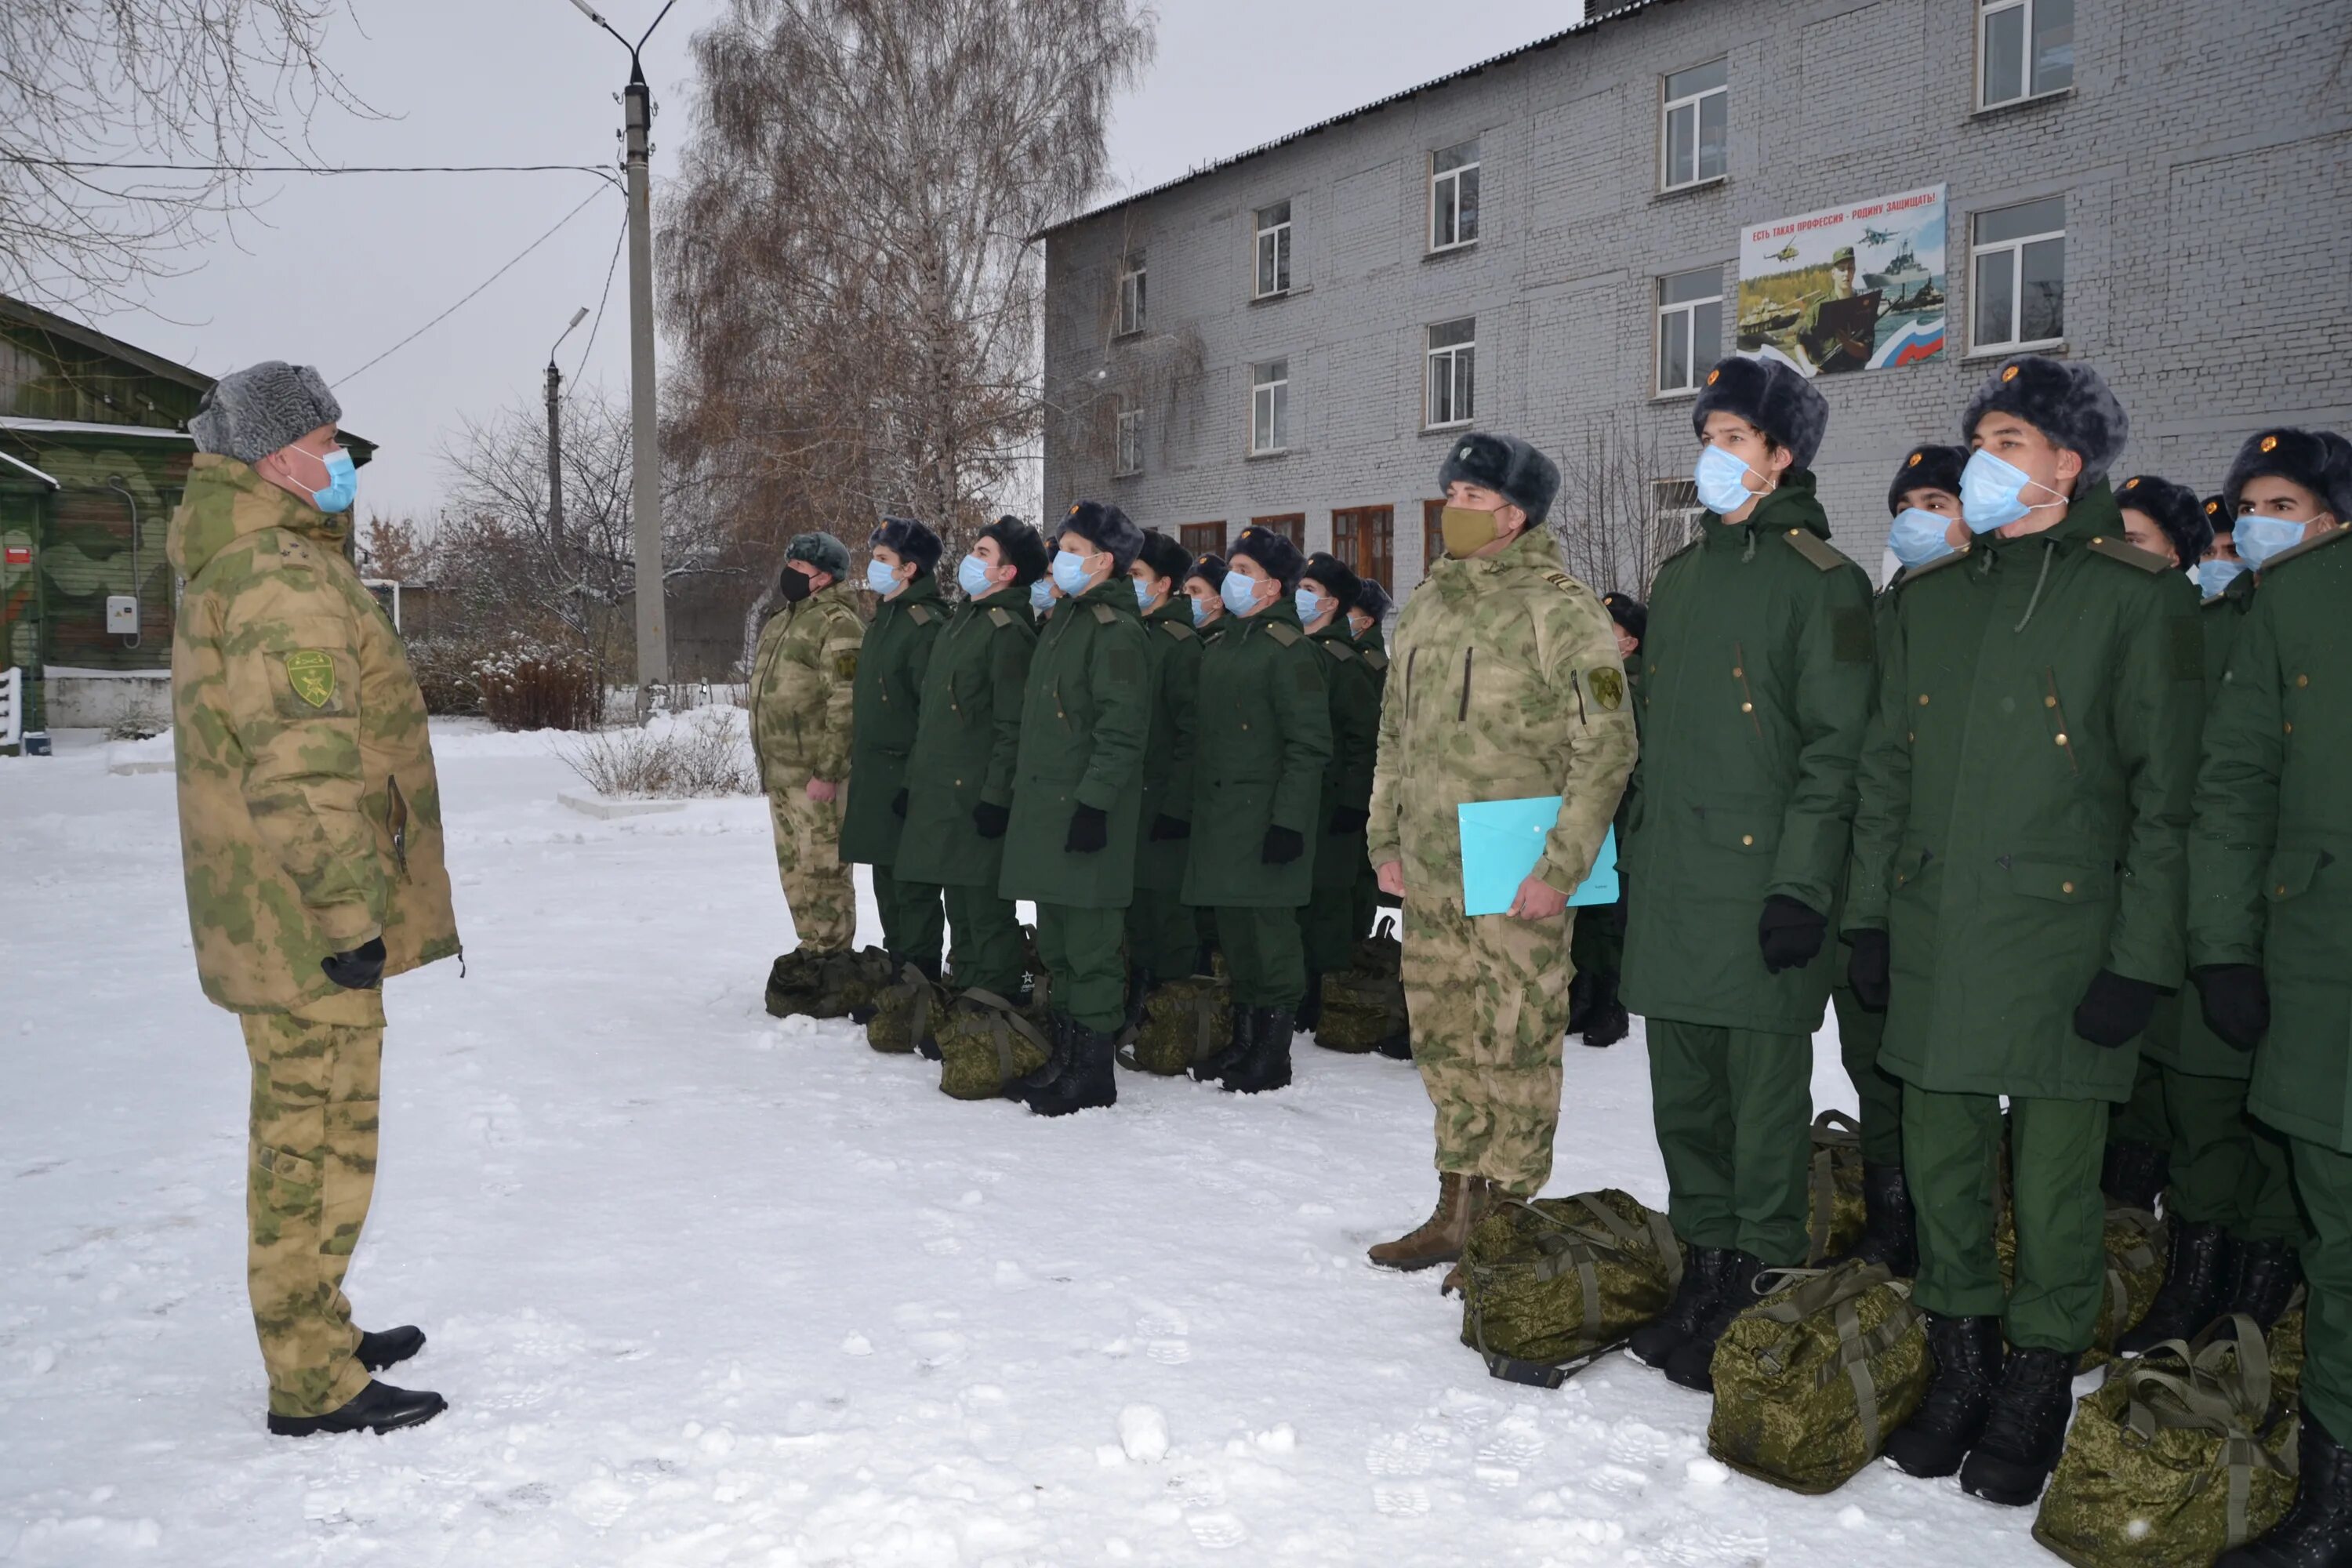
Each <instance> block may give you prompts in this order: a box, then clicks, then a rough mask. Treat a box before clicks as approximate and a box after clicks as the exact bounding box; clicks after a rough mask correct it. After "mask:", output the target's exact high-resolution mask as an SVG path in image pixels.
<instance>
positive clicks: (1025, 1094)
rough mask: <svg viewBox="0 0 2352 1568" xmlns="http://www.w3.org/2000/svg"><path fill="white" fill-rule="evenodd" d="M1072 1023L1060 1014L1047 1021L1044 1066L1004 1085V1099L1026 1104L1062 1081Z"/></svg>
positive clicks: (1047, 1018) (1048, 1016)
mask: <svg viewBox="0 0 2352 1568" xmlns="http://www.w3.org/2000/svg"><path fill="white" fill-rule="evenodd" d="M1070 1029H1071V1024H1070V1020H1069V1019H1068V1018H1067V1017H1066V1016H1064V1015H1063V1014H1060V1013H1052V1014H1048V1015H1047V1016H1046V1018H1045V1066H1044V1067H1041V1068H1038V1069H1037V1070H1036V1071H1035V1072H1033V1073H1024V1075H1022V1076H1021V1077H1019V1078H1016V1079H1013V1081H1012V1082H1011V1083H1008V1084H1006V1085H1005V1086H1004V1098H1005V1099H1007V1100H1019V1101H1020V1102H1021V1103H1022V1104H1024V1105H1026V1104H1028V1103H1029V1101H1030V1100H1032V1099H1033V1098H1034V1097H1035V1096H1037V1095H1040V1094H1043V1093H1045V1091H1046V1090H1047V1089H1052V1088H1053V1087H1054V1085H1055V1083H1057V1082H1059V1081H1060V1080H1061V1077H1062V1074H1063V1073H1065V1072H1066V1071H1067V1070H1069V1065H1070Z"/></svg>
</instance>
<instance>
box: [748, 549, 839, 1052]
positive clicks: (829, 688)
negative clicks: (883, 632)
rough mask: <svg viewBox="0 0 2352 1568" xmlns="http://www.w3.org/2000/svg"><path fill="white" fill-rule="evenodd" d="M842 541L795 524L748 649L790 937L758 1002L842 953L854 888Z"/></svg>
mask: <svg viewBox="0 0 2352 1568" xmlns="http://www.w3.org/2000/svg"><path fill="white" fill-rule="evenodd" d="M848 574H849V547H848V546H847V545H845V544H844V543H842V542H841V541H840V540H838V539H835V537H834V536H833V535H832V534H830V533H801V534H795V535H794V536H793V541H792V542H791V543H790V544H788V545H786V546H785V547H784V569H783V571H782V574H780V575H779V576H778V577H777V580H776V582H777V593H778V595H779V596H781V597H782V600H783V601H784V607H783V608H782V610H780V611H778V612H777V613H776V614H774V615H772V616H770V617H769V618H768V624H767V625H766V626H762V627H761V628H760V646H759V648H758V650H757V651H756V652H755V653H754V654H753V655H752V658H751V750H752V753H753V755H754V756H756V757H757V758H758V760H759V763H760V786H761V789H763V790H765V791H766V792H767V796H768V815H769V818H770V821H771V823H772V826H773V827H774V829H775V838H776V874H777V875H778V877H780V878H781V879H782V881H783V885H784V902H785V903H786V905H788V906H789V907H790V909H791V910H792V915H793V931H794V932H795V933H796V935H797V936H798V937H799V941H800V945H798V946H797V947H795V948H793V951H792V952H788V953H786V954H784V955H783V956H782V958H779V959H777V960H776V964H775V969H774V970H773V971H772V973H771V974H770V977H769V983H768V997H769V1001H768V1010H769V1011H770V1012H775V1011H777V1009H778V1007H779V1006H780V1005H785V1004H782V1003H780V1001H779V998H780V997H782V996H785V995H788V994H798V992H799V991H800V990H802V989H803V988H805V987H806V986H807V985H808V984H810V983H812V982H813V981H814V977H815V975H816V974H817V973H818V972H819V969H820V968H821V967H822V966H823V965H824V963H825V962H826V961H827V960H834V959H839V958H845V957H846V956H847V954H848V952H849V944H850V942H851V941H852V940H853V939H854V938H855V937H856V934H857V894H856V889H855V887H854V885H853V884H852V883H851V881H850V877H849V868H848V867H847V866H845V865H844V864H842V859H841V787H842V784H844V783H845V781H846V780H847V779H848V777H849V709H850V692H851V688H852V686H853V684H854V683H855V682H856V679H857V650H858V647H859V646H860V645H861V644H863V643H864V642H865V640H866V623H865V622H864V621H862V620H860V619H859V618H858V616H857V609H856V604H855V602H854V601H853V600H852V599H851V598H850V593H849V588H848V586H847V585H846V584H845V583H843V582H842V579H843V578H844V577H845V576H847V575H848Z"/></svg>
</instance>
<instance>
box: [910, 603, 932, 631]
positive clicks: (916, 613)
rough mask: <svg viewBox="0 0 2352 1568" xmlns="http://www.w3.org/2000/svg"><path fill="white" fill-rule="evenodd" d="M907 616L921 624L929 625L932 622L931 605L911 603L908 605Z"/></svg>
mask: <svg viewBox="0 0 2352 1568" xmlns="http://www.w3.org/2000/svg"><path fill="white" fill-rule="evenodd" d="M907 618H908V620H910V621H912V622H914V623H915V624H916V625H917V626H929V625H930V624H931V607H930V606H929V605H908V606H907Z"/></svg>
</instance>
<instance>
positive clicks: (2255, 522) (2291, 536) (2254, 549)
mask: <svg viewBox="0 0 2352 1568" xmlns="http://www.w3.org/2000/svg"><path fill="white" fill-rule="evenodd" d="M2230 537H2231V538H2232V539H2234V540H2235V541H2236V542H2237V545H2238V559H2239V560H2241V561H2242V562H2244V563H2246V564H2247V565H2249V566H2251V567H2252V568H2253V569H2254V570H2255V571H2257V572H2259V571H2261V570H2262V569H2263V564H2264V563H2267V562H2268V561H2269V560H2270V559H2271V557H2273V556H2274V555H2277V554H2279V553H2281V552H2284V551H2288V550H2293V549H2294V547H2295V546H2296V545H2298V544H2301V543H2302V542H2303V524H2301V523H2299V522H2296V521H2294V520H2293V519H2291V518H2284V517H2264V516H2263V515H2262V514H2261V513H2260V512H2253V511H2250V512H2247V513H2246V514H2244V515H2243V516H2242V517H2240V518H2239V519H2238V526H2237V527H2236V528H2235V529H2234V530H2232V531H2231V535H2230Z"/></svg>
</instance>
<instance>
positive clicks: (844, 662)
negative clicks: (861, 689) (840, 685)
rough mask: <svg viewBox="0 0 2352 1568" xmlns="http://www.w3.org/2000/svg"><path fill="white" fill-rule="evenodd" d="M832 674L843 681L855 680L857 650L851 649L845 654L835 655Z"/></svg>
mask: <svg viewBox="0 0 2352 1568" xmlns="http://www.w3.org/2000/svg"><path fill="white" fill-rule="evenodd" d="M833 673H834V674H835V675H837V676H839V677H840V678H841V679H844V680H855V679H857V650H856V648H852V649H850V650H849V651H848V652H847V653H837V654H835V655H834V656H833Z"/></svg>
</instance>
